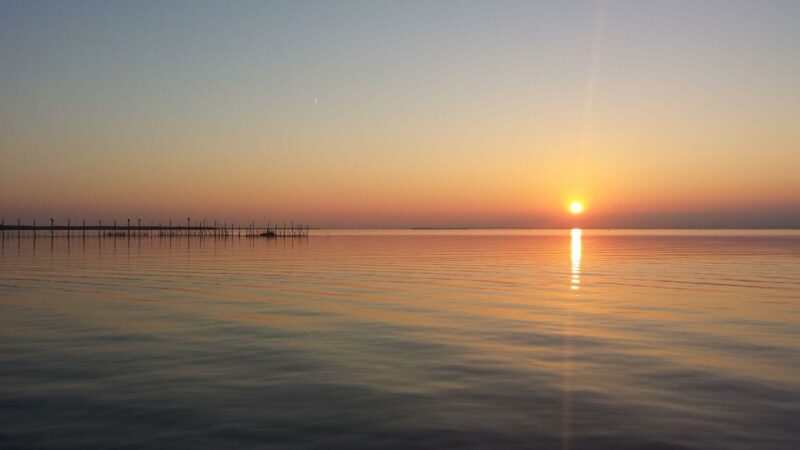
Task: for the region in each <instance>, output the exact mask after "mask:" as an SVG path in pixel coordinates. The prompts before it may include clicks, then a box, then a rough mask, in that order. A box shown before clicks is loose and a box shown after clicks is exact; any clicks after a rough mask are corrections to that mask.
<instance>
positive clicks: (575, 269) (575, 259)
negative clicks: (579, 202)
mask: <svg viewBox="0 0 800 450" xmlns="http://www.w3.org/2000/svg"><path fill="white" fill-rule="evenodd" d="M571 234H572V281H571V284H570V287H571V288H572V290H573V291H577V290H578V289H580V288H581V252H582V251H583V249H582V246H581V235H582V234H583V233H582V231H581V229H580V228H573V229H572V233H571Z"/></svg>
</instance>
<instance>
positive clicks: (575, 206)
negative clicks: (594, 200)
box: [569, 202, 583, 214]
mask: <svg viewBox="0 0 800 450" xmlns="http://www.w3.org/2000/svg"><path fill="white" fill-rule="evenodd" d="M569 212H571V213H572V214H580V213H582V212H583V203H581V202H572V203H570V205H569Z"/></svg>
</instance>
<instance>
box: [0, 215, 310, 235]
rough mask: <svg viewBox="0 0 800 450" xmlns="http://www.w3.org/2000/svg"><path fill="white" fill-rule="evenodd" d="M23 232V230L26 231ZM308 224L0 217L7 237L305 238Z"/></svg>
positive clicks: (0, 228)
mask: <svg viewBox="0 0 800 450" xmlns="http://www.w3.org/2000/svg"><path fill="white" fill-rule="evenodd" d="M23 232H24V233H23ZM308 233H309V226H308V225H301V224H295V223H294V222H290V223H289V224H287V223H284V224H283V225H282V226H278V225H277V224H275V225H273V224H272V223H268V224H267V225H257V224H256V223H255V222H250V223H248V224H234V223H230V224H229V223H227V222H219V221H214V222H213V223H209V222H208V221H206V220H202V221H195V222H194V223H193V222H192V221H191V219H188V218H187V219H186V222H181V223H180V224H178V223H177V222H175V223H173V221H172V220H170V221H169V222H168V223H167V224H163V223H158V224H153V223H152V222H151V223H150V224H149V225H142V219H136V223H135V224H131V219H127V220H126V222H125V225H119V224H118V223H117V220H112V221H111V223H110V224H109V223H105V224H104V223H103V221H102V220H98V221H97V222H95V223H88V222H87V221H86V220H82V221H81V223H80V225H73V224H72V220H71V219H67V220H66V223H61V224H56V223H55V219H50V224H49V225H41V224H40V225H37V224H36V220H35V219H34V220H33V221H32V223H31V224H23V223H22V222H21V220H20V219H17V221H16V224H9V223H6V221H5V219H2V220H1V221H0V234H2V238H3V239H5V238H6V237H22V236H26V237H81V236H83V237H87V236H94V237H134V236H138V237H173V236H188V237H212V238H233V237H236V238H265V239H279V238H291V239H294V238H306V237H308Z"/></svg>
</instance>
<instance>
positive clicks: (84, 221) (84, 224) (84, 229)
mask: <svg viewBox="0 0 800 450" xmlns="http://www.w3.org/2000/svg"><path fill="white" fill-rule="evenodd" d="M83 237H86V219H83Z"/></svg>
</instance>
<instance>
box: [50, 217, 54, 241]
mask: <svg viewBox="0 0 800 450" xmlns="http://www.w3.org/2000/svg"><path fill="white" fill-rule="evenodd" d="M50 239H53V218H52V217H51V218H50Z"/></svg>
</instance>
